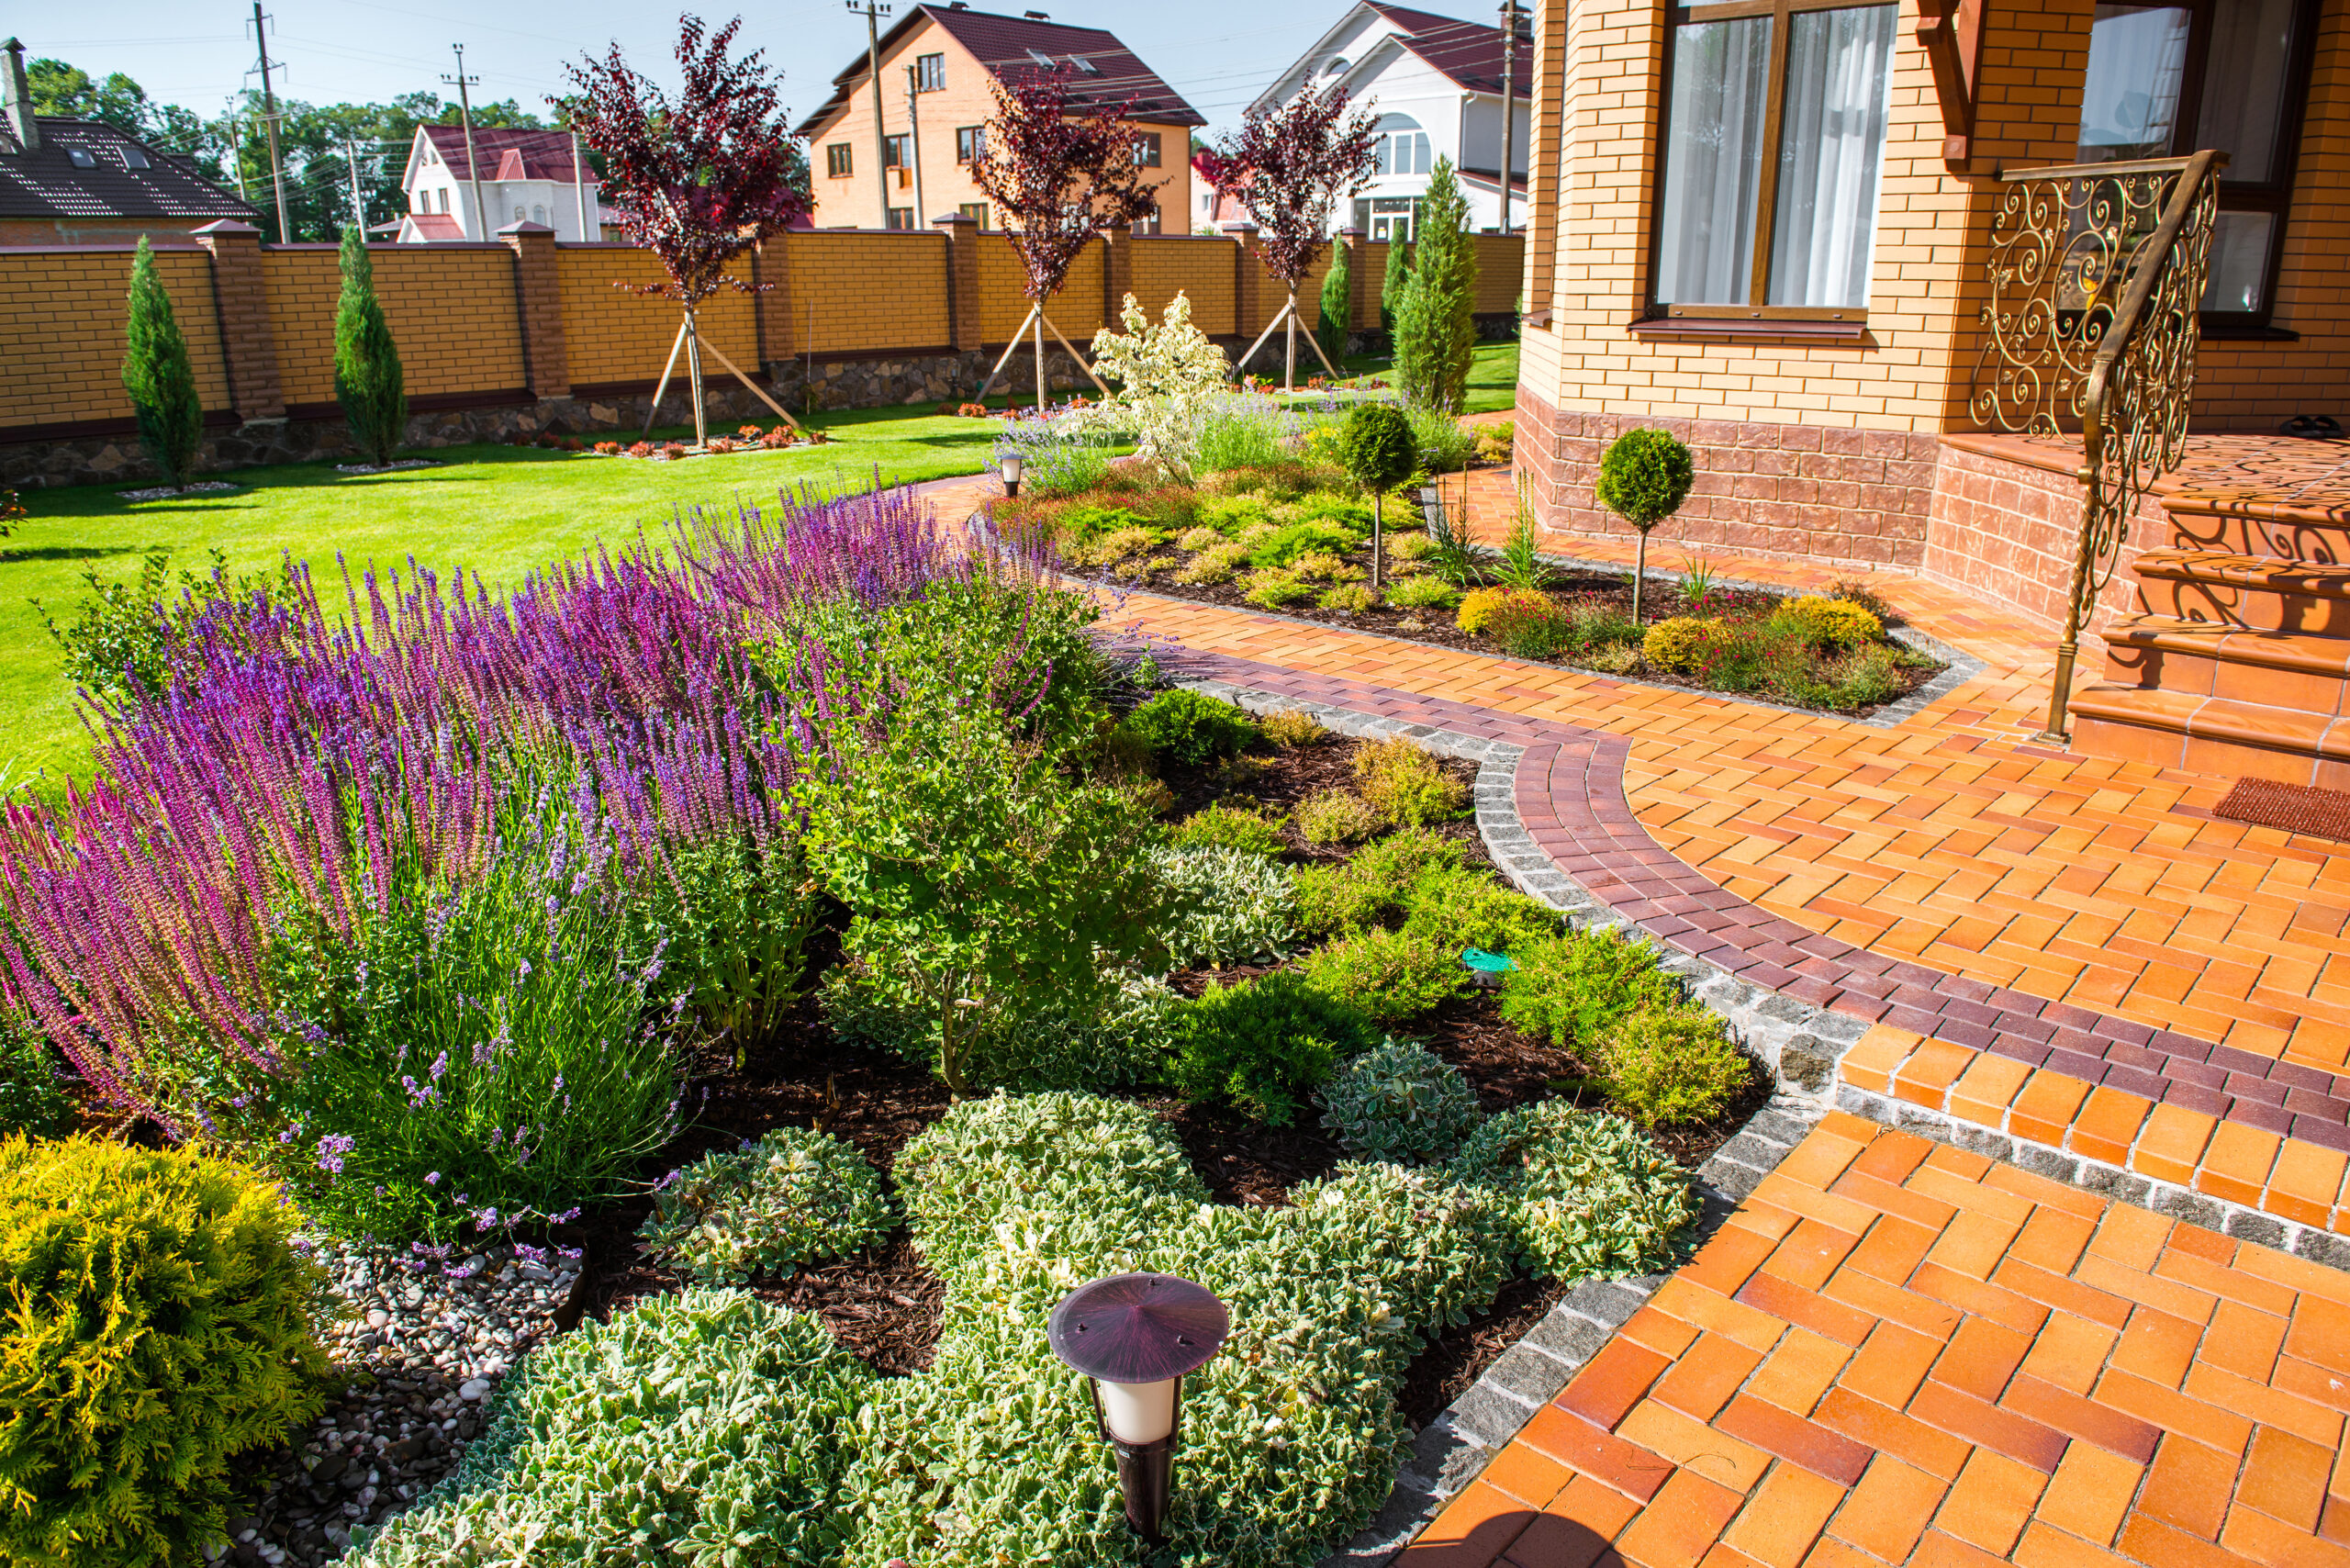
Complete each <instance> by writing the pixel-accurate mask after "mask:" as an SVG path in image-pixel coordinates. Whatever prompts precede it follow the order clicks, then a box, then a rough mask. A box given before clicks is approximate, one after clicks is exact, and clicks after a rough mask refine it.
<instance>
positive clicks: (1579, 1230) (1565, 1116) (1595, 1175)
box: [1445, 1100, 1697, 1279]
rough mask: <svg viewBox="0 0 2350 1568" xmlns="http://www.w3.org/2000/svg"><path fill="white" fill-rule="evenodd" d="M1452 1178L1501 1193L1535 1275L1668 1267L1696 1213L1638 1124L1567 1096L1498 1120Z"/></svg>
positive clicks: (1474, 1138) (1465, 1152) (1465, 1149)
mask: <svg viewBox="0 0 2350 1568" xmlns="http://www.w3.org/2000/svg"><path fill="white" fill-rule="evenodd" d="M1445 1174H1446V1175H1447V1176H1448V1177H1449V1178H1451V1179H1452V1180H1454V1181H1457V1182H1462V1183H1464V1184H1465V1185H1468V1186H1471V1187H1474V1188H1483V1189H1484V1190H1486V1191H1489V1192H1491V1193H1494V1197H1495V1198H1496V1200H1497V1201H1498V1202H1499V1204H1500V1205H1501V1209H1502V1212H1503V1214H1504V1215H1505V1217H1506V1218H1507V1220H1508V1223H1509V1226H1510V1230H1511V1237H1512V1241H1513V1243H1514V1244H1515V1246H1516V1252H1517V1259H1518V1261H1519V1262H1520V1263H1521V1264H1523V1265H1524V1266H1525V1267H1526V1268H1527V1270H1528V1271H1531V1272H1532V1273H1534V1274H1535V1275H1537V1276H1538V1277H1557V1278H1567V1279H1588V1278H1607V1277H1611V1276H1616V1275H1623V1274H1645V1273H1659V1272H1662V1271H1665V1270H1667V1269H1669V1268H1672V1267H1673V1266H1674V1265H1675V1264H1677V1263H1678V1262H1679V1261H1680V1259H1681V1254H1682V1252H1683V1250H1684V1247H1685V1241H1686V1237H1687V1234H1688V1231H1689V1227H1690V1226H1691V1225H1692V1224H1693V1223H1694V1222H1695V1219H1696V1217H1697V1197H1696V1194H1695V1192H1693V1191H1692V1190H1691V1187H1690V1183H1689V1176H1688V1173H1687V1172H1686V1171H1684V1170H1682V1169H1681V1168H1680V1167H1679V1166H1678V1165H1675V1164H1674V1163H1673V1160H1672V1159H1670V1158H1668V1157H1667V1156H1666V1155H1665V1154H1664V1152H1663V1151H1662V1150H1661V1149H1659V1148H1657V1147H1656V1146H1655V1145H1654V1144H1652V1143H1651V1142H1650V1141H1649V1140H1648V1139H1647V1138H1645V1137H1642V1136H1641V1135H1640V1132H1639V1129H1638V1128H1636V1127H1634V1126H1632V1125H1631V1124H1630V1123H1628V1122H1626V1121H1623V1120H1621V1119H1619V1118H1617V1117H1615V1116H1595V1115H1592V1114H1588V1113H1586V1112H1583V1111H1578V1110H1575V1109H1574V1108H1572V1106H1570V1105H1568V1104H1567V1103H1565V1102H1564V1101H1561V1100H1550V1101H1545V1102H1544V1103H1541V1104H1539V1105H1523V1106H1520V1107H1518V1108H1517V1109H1516V1110H1514V1111H1505V1112H1503V1113H1502V1114H1500V1115H1498V1116H1494V1117H1493V1118H1492V1119H1490V1120H1489V1121H1487V1122H1486V1123H1485V1124H1484V1125H1483V1126H1481V1127H1479V1128H1478V1129H1477V1130H1476V1131H1475V1132H1474V1133H1472V1134H1471V1135H1470V1137H1469V1141H1468V1142H1467V1143H1466V1144H1464V1145H1462V1146H1461V1149H1460V1154H1459V1155H1457V1156H1455V1157H1454V1159H1453V1160H1452V1162H1451V1163H1450V1164H1449V1165H1448V1166H1447V1167H1446V1168H1445Z"/></svg>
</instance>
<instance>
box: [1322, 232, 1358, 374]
mask: <svg viewBox="0 0 2350 1568" xmlns="http://www.w3.org/2000/svg"><path fill="white" fill-rule="evenodd" d="M1347 257H1348V247H1347V246H1346V244H1345V243H1344V242H1343V241H1341V242H1340V243H1338V244H1337V245H1334V246H1332V247H1331V250H1330V270H1329V271H1328V272H1327V273H1326V274H1323V277H1322V319H1321V320H1320V321H1319V322H1318V323H1317V324H1316V326H1315V333H1314V335H1315V337H1317V338H1319V339H1321V340H1322V352H1323V353H1325V354H1326V355H1328V356H1329V358H1330V361H1331V363H1332V364H1336V363H1337V361H1338V360H1339V359H1341V358H1343V357H1344V356H1345V354H1346V352H1347V330H1348V327H1349V326H1351V325H1352V316H1353V306H1354V278H1353V275H1352V268H1350V267H1349V266H1348V262H1347Z"/></svg>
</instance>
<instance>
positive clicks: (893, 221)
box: [881, 207, 914, 234]
mask: <svg viewBox="0 0 2350 1568" xmlns="http://www.w3.org/2000/svg"><path fill="white" fill-rule="evenodd" d="M901 218H903V219H904V221H903V222H901V221H899V220H900V219H901ZM881 227H882V228H883V229H885V230H889V231H890V233H892V234H911V233H912V232H913V231H914V209H913V208H912V207H883V208H882V209H881Z"/></svg>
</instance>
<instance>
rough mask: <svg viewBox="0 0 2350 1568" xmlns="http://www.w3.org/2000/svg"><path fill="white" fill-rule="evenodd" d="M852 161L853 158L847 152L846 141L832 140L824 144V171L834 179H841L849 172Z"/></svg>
mask: <svg viewBox="0 0 2350 1568" xmlns="http://www.w3.org/2000/svg"><path fill="white" fill-rule="evenodd" d="M853 163H854V159H853V157H852V156H851V154H850V152H849V144H848V143H847V142H845V141H834V142H828V143H826V144H825V147H824V173H826V174H830V175H832V176H833V178H834V179H836V180H837V179H841V178H843V177H845V176H846V175H847V174H849V173H850V172H851V168H852V165H853Z"/></svg>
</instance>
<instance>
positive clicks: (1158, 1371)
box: [1046, 1274, 1232, 1443]
mask: <svg viewBox="0 0 2350 1568" xmlns="http://www.w3.org/2000/svg"><path fill="white" fill-rule="evenodd" d="M1231 1331H1232V1319H1231V1317H1230V1316H1229V1315H1227V1314H1226V1313H1225V1309H1224V1303H1222V1302H1220V1301H1218V1300H1217V1299H1216V1298H1215V1296H1214V1294H1212V1293H1211V1292H1209V1291H1208V1290H1207V1289H1206V1288H1205V1287H1204V1286H1202V1285H1195V1284H1193V1283H1192V1282H1191V1281H1189V1280H1182V1279H1177V1278H1176V1277H1175V1276H1174V1275H1172V1274H1113V1275H1112V1276H1111V1277H1110V1278H1108V1279H1106V1280H1096V1281H1094V1282H1092V1283H1091V1284H1088V1285H1080V1286H1079V1287H1078V1288H1077V1289H1075V1290H1074V1291H1071V1292H1070V1293H1069V1294H1068V1295H1067V1296H1066V1297H1064V1298H1062V1301H1061V1304H1060V1305H1058V1306H1057V1307H1055V1308H1053V1316H1052V1320H1051V1322H1050V1323H1049V1324H1048V1325H1047V1326H1046V1339H1047V1340H1048V1341H1049V1342H1050V1344H1051V1345H1052V1347H1053V1353H1054V1354H1055V1355H1057V1356H1058V1357H1060V1359H1061V1360H1062V1361H1066V1362H1068V1363H1069V1365H1070V1366H1072V1367H1074V1368H1076V1369H1077V1370H1078V1371H1079V1372H1083V1373H1085V1374H1086V1375H1087V1376H1088V1377H1091V1378H1092V1379H1093V1380H1094V1382H1095V1383H1096V1385H1097V1386H1098V1388H1099V1390H1100V1392H1101V1395H1102V1419H1103V1420H1104V1421H1105V1422H1106V1423H1107V1424H1108V1426H1109V1428H1110V1433H1111V1435H1112V1436H1113V1437H1115V1438H1116V1439H1119V1440H1120V1441H1121V1442H1127V1443H1153V1442H1157V1441H1158V1440H1159V1439H1162V1438H1165V1437H1166V1436H1167V1435H1168V1434H1169V1432H1170V1431H1172V1430H1173V1429H1174V1426H1175V1380H1176V1379H1177V1378H1179V1377H1181V1376H1182V1375H1183V1374H1184V1373H1185V1372H1193V1371H1196V1370H1197V1369H1198V1368H1200V1367H1202V1366H1203V1365H1205V1364H1206V1363H1207V1361H1208V1360H1209V1358H1210V1357H1212V1356H1214V1354H1215V1353H1216V1350H1218V1349H1219V1348H1220V1347H1221V1346H1222V1345H1223V1344H1224V1340H1225V1335H1227V1334H1229V1333H1230V1332H1231Z"/></svg>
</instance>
